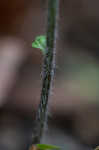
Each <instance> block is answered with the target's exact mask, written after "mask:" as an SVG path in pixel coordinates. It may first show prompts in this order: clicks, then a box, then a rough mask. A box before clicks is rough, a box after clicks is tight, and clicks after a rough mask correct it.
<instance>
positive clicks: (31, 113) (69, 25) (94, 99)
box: [0, 0, 99, 150]
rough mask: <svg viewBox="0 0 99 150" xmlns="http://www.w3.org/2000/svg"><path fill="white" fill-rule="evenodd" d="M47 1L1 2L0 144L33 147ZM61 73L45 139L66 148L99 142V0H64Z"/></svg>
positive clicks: (4, 149)
mask: <svg viewBox="0 0 99 150" xmlns="http://www.w3.org/2000/svg"><path fill="white" fill-rule="evenodd" d="M46 17H47V8H46V1H45V0H30V1H27V0H21V1H19V0H1V1H0V149H1V150H28V147H29V144H30V143H31V136H32V129H33V121H34V118H35V112H36V110H37V106H38V104H39V100H40V92H41V87H42V80H41V69H42V60H43V56H42V54H41V52H40V51H39V50H37V49H33V48H32V41H33V40H34V39H35V37H36V36H37V35H43V34H45V33H46V23H47V22H46ZM58 22H59V25H58V29H57V30H58V31H57V32H58V34H57V46H56V49H57V54H56V55H57V56H56V74H55V80H54V87H53V91H52V93H51V95H52V96H51V101H50V102H49V114H50V115H49V121H48V123H47V124H48V125H47V127H46V129H45V133H44V136H43V139H42V143H45V144H55V145H59V146H61V147H62V149H64V150H66V149H69V150H87V149H93V148H95V146H97V145H98V144H99V140H98V138H99V50H98V49H99V43H98V40H99V35H98V34H99V1H98V0H94V1H93V0H75V1H74V0H62V1H60V16H59V19H58Z"/></svg>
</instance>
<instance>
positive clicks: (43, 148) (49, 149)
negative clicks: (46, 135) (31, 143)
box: [36, 144, 60, 150]
mask: <svg viewBox="0 0 99 150" xmlns="http://www.w3.org/2000/svg"><path fill="white" fill-rule="evenodd" d="M36 146H37V147H38V148H39V149H40V150H52V149H57V150H59V149H60V147H58V146H55V145H47V144H37V145H36Z"/></svg>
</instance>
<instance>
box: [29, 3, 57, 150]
mask: <svg viewBox="0 0 99 150" xmlns="http://www.w3.org/2000/svg"><path fill="white" fill-rule="evenodd" d="M58 12H59V0H48V13H47V14H48V16H47V32H46V35H40V36H37V37H36V38H35V40H34V42H33V43H32V47H33V48H39V49H40V50H41V51H42V53H43V56H44V62H43V67H42V74H43V75H42V90H41V98H40V104H39V106H38V109H37V113H36V118H35V122H34V127H33V135H32V144H31V146H30V149H29V150H52V149H60V148H59V147H57V146H54V145H46V144H40V142H41V139H42V136H43V133H44V127H45V122H46V120H47V108H48V101H49V96H50V92H51V87H52V83H53V78H54V69H55V54H56V31H57V17H58Z"/></svg>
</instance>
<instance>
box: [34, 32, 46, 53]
mask: <svg viewBox="0 0 99 150" xmlns="http://www.w3.org/2000/svg"><path fill="white" fill-rule="evenodd" d="M32 47H33V48H39V49H40V50H41V51H42V53H43V54H45V53H46V36H45V35H40V36H37V37H36V39H35V41H34V42H33V43H32Z"/></svg>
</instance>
